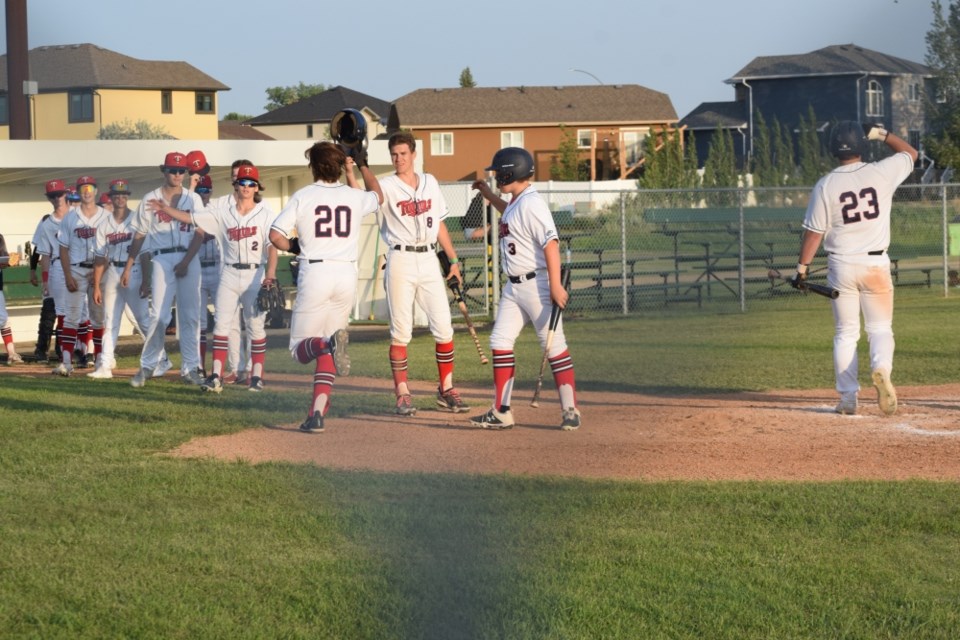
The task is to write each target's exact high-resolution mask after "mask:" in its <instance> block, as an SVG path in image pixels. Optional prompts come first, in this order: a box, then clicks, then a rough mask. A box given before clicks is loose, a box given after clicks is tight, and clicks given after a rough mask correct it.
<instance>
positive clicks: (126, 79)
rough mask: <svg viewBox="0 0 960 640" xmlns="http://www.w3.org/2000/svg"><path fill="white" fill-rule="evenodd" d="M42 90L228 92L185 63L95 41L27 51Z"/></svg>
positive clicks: (2, 72) (2, 77)
mask: <svg viewBox="0 0 960 640" xmlns="http://www.w3.org/2000/svg"><path fill="white" fill-rule="evenodd" d="M27 57H28V61H29V65H30V71H29V77H30V79H31V80H36V81H37V84H38V85H39V86H38V88H39V90H40V92H41V93H46V92H50V91H65V90H69V89H80V88H90V87H93V88H99V89H179V90H193V91H229V90H230V87H228V86H227V85H225V84H223V83H222V82H219V81H217V80H214V79H213V78H211V77H210V76H208V75H207V74H205V73H203V72H202V71H200V70H199V69H197V68H196V67H194V66H193V65H191V64H188V63H186V62H161V61H153V60H138V59H137V58H131V57H130V56H125V55H123V54H121V53H117V52H115V51H110V50H109V49H104V48H102V47H98V46H97V45H94V44H64V45H54V46H49V47H37V48H36V49H31V50H30V51H29V53H28V54H27ZM6 89H7V56H6V55H3V56H0V90H4V91H5V90H6Z"/></svg>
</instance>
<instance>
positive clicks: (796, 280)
mask: <svg viewBox="0 0 960 640" xmlns="http://www.w3.org/2000/svg"><path fill="white" fill-rule="evenodd" d="M808 272H809V268H808V267H807V265H805V264H798V265H797V272H796V273H795V274H793V278H791V280H790V286H791V287H793V288H794V289H802V288H803V283H804V282H806V281H807V273H808Z"/></svg>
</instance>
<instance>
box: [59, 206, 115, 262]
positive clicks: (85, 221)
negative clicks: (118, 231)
mask: <svg viewBox="0 0 960 640" xmlns="http://www.w3.org/2000/svg"><path fill="white" fill-rule="evenodd" d="M106 217H109V216H108V214H107V212H106V210H104V209H103V208H101V207H97V211H96V213H94V214H93V215H92V216H90V217H89V218H88V217H86V216H85V215H83V214H82V213H81V212H80V209H71V210H70V212H69V213H67V215H66V216H64V218H63V222H62V223H61V224H60V231H59V232H57V240H58V241H59V243H60V246H61V247H67V249H68V250H69V251H70V264H79V263H92V262H93V259H94V257H95V256H96V253H97V227H99V226H100V223H102V222H103V221H104V219H105V218H106Z"/></svg>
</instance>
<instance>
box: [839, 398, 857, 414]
mask: <svg viewBox="0 0 960 640" xmlns="http://www.w3.org/2000/svg"><path fill="white" fill-rule="evenodd" d="M857 409H858V402H857V396H855V395H852V396H841V397H840V402H838V403H837V407H836V409H835V411H836V412H837V413H839V414H840V415H842V416H855V415H857Z"/></svg>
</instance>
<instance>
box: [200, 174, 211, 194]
mask: <svg viewBox="0 0 960 640" xmlns="http://www.w3.org/2000/svg"><path fill="white" fill-rule="evenodd" d="M211 191H213V180H211V179H210V176H201V177H200V182H198V183H197V193H210V192H211Z"/></svg>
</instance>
